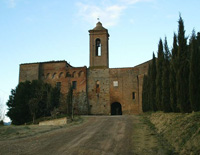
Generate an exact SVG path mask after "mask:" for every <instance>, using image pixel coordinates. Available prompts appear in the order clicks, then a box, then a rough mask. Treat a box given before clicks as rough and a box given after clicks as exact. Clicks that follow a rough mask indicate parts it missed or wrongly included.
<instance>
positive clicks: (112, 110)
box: [19, 22, 150, 115]
mask: <svg viewBox="0 0 200 155" xmlns="http://www.w3.org/2000/svg"><path fill="white" fill-rule="evenodd" d="M89 35H90V66H89V68H87V67H86V66H84V67H73V66H71V65H70V64H68V63H67V62H66V61H50V62H40V63H27V64H21V65H20V75H19V82H24V81H26V80H29V81H32V80H43V81H44V82H47V83H50V84H51V85H52V86H56V87H59V88H60V90H61V93H62V96H63V98H62V101H61V105H60V110H61V111H63V112H65V111H66V110H67V104H66V96H67V92H68V90H69V87H70V86H72V87H73V96H74V97H73V104H74V111H75V113H77V114H95V115H96V114H97V115H110V114H112V115H115V114H138V113H141V112H142V84H143V76H144V74H146V73H147V70H148V66H149V63H150V61H148V62H145V63H143V64H140V65H138V66H135V67H129V68H109V34H108V30H107V29H105V28H104V27H103V26H102V24H101V23H100V22H98V23H97V24H96V27H95V28H94V29H92V30H89Z"/></svg>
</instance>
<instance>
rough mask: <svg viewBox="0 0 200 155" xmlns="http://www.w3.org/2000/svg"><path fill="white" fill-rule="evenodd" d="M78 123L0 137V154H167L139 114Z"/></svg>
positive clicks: (89, 118) (92, 118)
mask: <svg viewBox="0 0 200 155" xmlns="http://www.w3.org/2000/svg"><path fill="white" fill-rule="evenodd" d="M83 117H85V119H86V120H87V121H84V123H82V124H79V125H74V126H71V127H66V128H61V129H57V130H53V131H50V132H47V133H44V134H39V135H35V136H31V137H26V138H21V139H14V140H4V141H1V140H0V154H2V155H6V154H10V155H11V154H12V155H15V154H20V155H29V154H34V155H40V154H41V155H118V154H119V155H129V154H130V155H135V154H141V155H145V154H167V153H166V150H165V149H164V148H162V146H160V144H159V141H158V140H157V137H156V136H155V135H154V134H152V133H151V131H150V129H149V128H148V126H147V125H145V124H144V123H143V122H142V121H141V120H140V116H83Z"/></svg>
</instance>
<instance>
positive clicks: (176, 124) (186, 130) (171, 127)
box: [144, 112, 200, 155]
mask: <svg viewBox="0 0 200 155" xmlns="http://www.w3.org/2000/svg"><path fill="white" fill-rule="evenodd" d="M144 116H145V117H146V118H148V119H149V120H150V122H151V123H152V124H153V125H154V126H155V128H156V131H157V132H158V133H159V134H160V135H161V136H162V137H164V139H166V140H167V141H168V142H169V143H170V144H171V145H172V146H173V147H174V148H175V150H176V152H178V153H180V154H184V155H186V154H195V155H196V154H200V112H193V113H190V114H181V113H162V112H156V113H152V114H145V115H144Z"/></svg>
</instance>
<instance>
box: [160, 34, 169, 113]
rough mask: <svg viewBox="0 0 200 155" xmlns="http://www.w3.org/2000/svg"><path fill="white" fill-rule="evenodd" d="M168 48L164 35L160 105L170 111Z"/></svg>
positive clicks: (164, 109) (165, 110)
mask: <svg viewBox="0 0 200 155" xmlns="http://www.w3.org/2000/svg"><path fill="white" fill-rule="evenodd" d="M169 54H170V52H169V48H168V45H167V38H166V37H165V42H164V61H163V74H162V107H163V111H164V112H170V111H171V106H170V86H169V74H170V66H169V61H170V58H169Z"/></svg>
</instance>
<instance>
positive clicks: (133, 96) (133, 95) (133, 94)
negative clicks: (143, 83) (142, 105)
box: [132, 92, 135, 100]
mask: <svg viewBox="0 0 200 155" xmlns="http://www.w3.org/2000/svg"><path fill="white" fill-rule="evenodd" d="M132 98H133V100H135V92H133V93H132Z"/></svg>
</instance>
